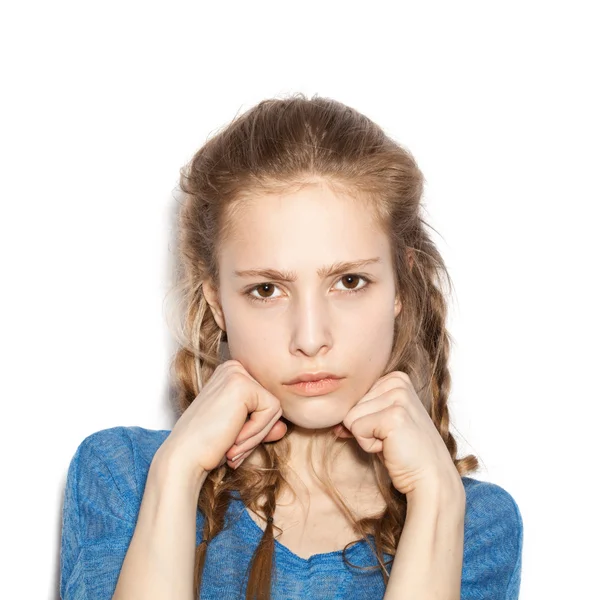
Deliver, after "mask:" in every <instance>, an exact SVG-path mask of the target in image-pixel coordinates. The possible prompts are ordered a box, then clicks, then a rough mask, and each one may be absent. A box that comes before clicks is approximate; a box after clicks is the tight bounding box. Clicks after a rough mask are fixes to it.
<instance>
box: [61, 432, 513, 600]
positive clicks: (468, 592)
mask: <svg viewBox="0 0 600 600" xmlns="http://www.w3.org/2000/svg"><path fill="white" fill-rule="evenodd" d="M169 433H170V431H167V430H159V431H155V430H150V429H144V428H141V427H113V428H111V429H104V430H102V431H97V432H95V433H93V434H92V435H90V436H88V437H87V438H85V439H84V440H83V442H82V443H81V444H80V445H79V447H78V448H77V451H76V452H75V455H74V456H73V459H72V460H71V463H70V466H69V470H68V475H67V483H66V489H65V499H64V508H63V522H62V539H61V552H60V569H61V577H60V593H61V598H62V600H109V599H110V598H112V595H113V592H114V590H115V586H116V584H117V579H118V577H119V572H120V570H121V566H122V564H123V560H124V558H125V554H126V552H127V548H128V546H129V542H130V540H131V537H132V536H133V532H134V530H135V525H136V521H137V516H138V512H139V508H140V504H141V501H142V496H143V493H144V486H145V482H146V477H147V474H148V469H149V467H150V463H151V462H152V458H153V456H154V453H155V452H156V450H157V449H158V448H159V447H160V445H161V444H162V443H163V442H164V441H165V439H166V438H167V436H168V435H169ZM463 483H464V486H465V491H466V498H467V504H466V514H465V537H464V557H463V569H462V583H461V599H462V600H479V599H485V600H514V599H516V598H518V594H519V586H520V580H521V553H522V544H523V522H522V519H521V514H520V512H519V509H518V507H517V505H516V503H515V501H514V499H513V498H512V496H511V495H510V494H509V493H508V492H507V491H505V490H504V489H503V488H501V487H499V486H497V485H494V484H491V483H487V482H483V481H478V480H476V479H472V478H469V477H463ZM202 525H203V515H202V514H201V513H200V511H198V512H197V518H196V543H197V544H198V543H200V540H201V539H202V535H201V534H202ZM261 536H262V530H261V529H260V527H259V526H258V525H257V524H256V523H255V522H254V521H253V520H252V518H251V517H250V515H249V514H248V512H247V511H246V509H245V507H244V505H243V503H242V501H241V499H240V498H239V497H234V498H233V499H232V501H231V503H230V505H229V508H228V512H227V515H226V520H225V528H224V529H223V531H222V532H221V533H220V534H219V535H218V536H217V537H216V538H215V539H213V540H212V541H211V543H210V544H209V546H208V549H207V557H206V563H205V567H204V572H203V577H202V589H201V591H200V596H201V598H202V600H217V599H218V600H229V599H232V600H233V599H238V598H239V599H243V598H244V597H245V596H244V594H245V591H246V578H247V574H246V570H247V567H248V565H249V563H250V559H251V557H252V554H253V551H254V549H255V548H256V546H257V544H258V542H259V540H260V538H261ZM346 558H347V559H348V560H349V561H350V562H351V563H352V564H353V565H357V566H373V565H375V564H377V563H376V560H375V556H374V553H373V551H372V550H371V548H370V546H369V545H368V544H367V543H366V542H365V541H361V542H359V543H358V544H355V545H353V546H351V547H350V548H349V549H348V550H347V551H346ZM390 558H391V557H390V556H388V555H385V559H386V562H387V560H388V559H390ZM389 569H390V566H388V570H389ZM432 576H435V574H433V573H432ZM384 592H385V587H384V583H383V578H382V575H381V571H380V570H379V568H377V569H372V570H369V571H364V570H360V569H359V568H355V567H352V566H348V565H347V564H346V563H344V561H343V559H342V552H341V551H337V552H327V553H324V554H315V555H313V556H311V557H310V558H309V559H304V558H301V557H299V556H297V555H296V554H294V553H293V552H291V551H290V550H288V549H287V548H286V547H285V546H283V545H282V544H281V543H280V542H278V541H277V540H276V541H275V555H274V571H273V585H272V598H273V600H283V599H286V600H293V599H302V600H306V599H311V598H315V599H316V598H322V599H327V600H337V599H340V600H341V599H343V598H344V599H345V598H348V599H352V600H363V599H364V600H376V599H377V598H383V595H384Z"/></svg>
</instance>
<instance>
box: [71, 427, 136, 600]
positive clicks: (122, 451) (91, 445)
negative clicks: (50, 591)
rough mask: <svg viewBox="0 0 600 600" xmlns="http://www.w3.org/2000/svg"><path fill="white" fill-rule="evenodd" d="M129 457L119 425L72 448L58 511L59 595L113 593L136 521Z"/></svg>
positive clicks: (77, 599) (80, 598)
mask: <svg viewBox="0 0 600 600" xmlns="http://www.w3.org/2000/svg"><path fill="white" fill-rule="evenodd" d="M133 461H134V456H133V449H132V445H131V442H130V439H129V437H128V435H127V432H126V430H125V428H124V427H115V428H112V429H105V430H102V431H99V432H96V433H93V434H92V435H90V436H88V437H87V438H86V439H85V440H84V441H83V442H82V443H81V444H80V445H79V447H78V448H77V451H76V452H75V455H74V456H73V458H72V460H71V463H70V465H69V469H68V473H67V482H66V486H65V496H64V504H63V514H62V533H61V549H60V597H61V599H62V600H104V599H106V600H109V599H110V598H112V595H113V593H114V590H115V587H116V584H117V580H118V577H119V573H120V571H121V566H122V564H123V560H124V559H125V554H126V553H127V549H128V547H129V542H130V541H131V537H132V536H133V531H134V529H135V524H136V521H137V507H138V506H139V495H138V494H139V492H138V486H137V482H136V476H135V465H134V462H133Z"/></svg>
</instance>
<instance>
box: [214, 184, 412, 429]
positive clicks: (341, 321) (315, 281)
mask: <svg viewBox="0 0 600 600" xmlns="http://www.w3.org/2000/svg"><path fill="white" fill-rule="evenodd" d="M233 214H234V217H233V218H234V219H235V222H234V233H233V234H232V235H230V236H229V238H228V239H227V240H226V241H224V243H223V245H222V247H221V253H220V256H219V268H220V280H219V288H220V290H219V297H218V298H217V297H216V296H215V295H214V290H213V289H212V288H210V286H208V285H207V284H205V288H204V289H205V293H206V296H207V300H208V301H209V303H210V304H211V308H212V310H213V314H214V316H215V319H216V320H217V323H218V324H219V326H220V327H221V328H222V329H225V330H226V331H227V339H228V345H229V353H230V356H231V358H233V359H236V360H238V361H239V362H240V363H242V365H243V366H244V367H245V368H246V370H247V371H248V372H249V373H250V374H251V375H252V376H253V377H254V378H255V379H256V380H257V381H258V382H259V383H260V384H261V385H262V386H263V387H265V388H266V389H267V390H269V391H270V392H271V393H272V394H273V395H274V396H276V397H277V398H278V399H279V401H280V402H281V406H282V409H283V416H284V417H285V418H286V419H288V420H289V421H291V422H292V423H294V424H296V425H298V426H300V427H306V428H310V429H320V428H325V427H331V426H333V425H337V424H338V423H341V422H342V420H343V419H344V417H345V416H346V414H347V413H348V411H349V410H350V409H351V408H352V407H353V406H354V405H355V404H356V403H357V402H358V401H359V400H360V398H362V396H364V394H365V393H366V392H367V391H368V389H369V388H370V387H371V386H372V385H373V383H375V381H376V380H377V379H378V378H379V377H381V375H382V374H383V369H384V368H385V366H386V364H387V361H388V359H389V356H390V352H391V348H392V342H393V329H394V320H395V318H396V317H397V316H398V314H399V312H400V310H401V304H400V302H399V299H398V298H396V295H395V285H394V272H393V268H392V256H391V249H390V244H389V241H388V239H387V236H386V235H385V233H384V232H383V231H381V230H380V229H379V228H378V227H377V225H376V223H375V221H374V220H373V218H372V215H371V213H370V211H369V210H368V209H367V208H366V206H365V205H364V204H362V203H361V202H358V201H356V200H354V199H352V198H351V197H349V196H341V195H337V194H335V193H334V192H333V191H331V190H330V188H329V187H328V186H326V185H324V184H315V185H312V186H307V187H305V188H304V189H303V190H302V191H299V192H294V193H289V194H285V195H278V196H275V195H273V196H271V195H266V196H261V197H257V198H254V199H252V200H249V201H244V205H243V207H242V208H241V210H237V211H234V213H233ZM363 261H364V264H355V265H346V266H343V265H342V263H355V262H356V263H358V262H363ZM366 261H372V262H366ZM329 269H336V271H335V273H327V271H328V270H329ZM248 271H253V273H252V272H248ZM276 271H277V272H281V274H277V273H275V272H276ZM245 272H246V273H245ZM260 272H263V273H260ZM286 277H287V278H288V279H286ZM369 281H370V283H369ZM211 290H212V291H211ZM317 372H326V373H331V374H333V375H335V376H337V377H340V378H341V380H340V381H339V382H338V383H337V387H336V389H334V390H330V391H327V390H322V389H319V388H317V389H316V390H315V391H313V392H312V393H318V395H312V396H311V395H308V396H307V395H305V394H306V392H305V393H304V394H303V393H302V390H299V389H298V388H297V387H293V386H290V385H287V384H288V383H289V382H290V381H291V380H293V379H295V378H297V377H298V376H299V375H301V374H305V373H317ZM323 392H324V393H323Z"/></svg>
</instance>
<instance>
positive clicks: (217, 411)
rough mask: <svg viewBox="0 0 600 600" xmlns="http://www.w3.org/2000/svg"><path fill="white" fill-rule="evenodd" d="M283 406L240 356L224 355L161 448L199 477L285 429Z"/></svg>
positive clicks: (236, 462)
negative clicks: (251, 372)
mask: <svg viewBox="0 0 600 600" xmlns="http://www.w3.org/2000/svg"><path fill="white" fill-rule="evenodd" d="M282 412H283V411H282V409H281V405H280V403H279V400H278V399H277V398H276V397H275V396H273V394H271V393H270V392H269V391H267V390H266V389H265V388H264V387H263V386H262V385H260V383H258V382H257V381H256V379H254V378H253V377H252V376H251V375H250V374H249V373H248V371H246V369H245V368H244V367H243V365H242V364H241V363H240V362H239V361H237V360H228V361H226V362H224V363H222V364H220V365H219V366H218V367H217V368H216V369H215V371H214V373H213V374H212V375H211V377H210V379H209V380H208V381H207V382H206V385H205V386H204V387H203V388H202V390H201V391H200V393H199V394H198V395H197V396H196V398H194V400H193V402H192V403H191V404H190V406H189V407H188V408H187V409H186V410H185V412H184V413H183V414H182V415H181V417H180V418H179V420H178V421H177V423H175V425H174V427H173V429H172V431H171V433H170V434H169V436H168V437H167V439H166V440H165V441H164V442H163V444H162V445H161V447H160V448H159V450H160V452H161V454H162V455H165V454H166V455H168V456H169V457H170V458H173V457H175V461H176V464H177V465H178V468H184V469H187V470H189V472H190V473H191V475H192V476H197V477H201V476H202V475H203V474H204V473H208V472H209V471H212V470H213V469H215V468H217V467H220V466H221V465H223V464H224V463H225V462H226V461H227V464H229V466H230V467H233V468H237V466H239V465H240V464H241V462H242V461H243V460H244V458H245V457H246V456H248V454H250V453H251V452H252V451H253V450H254V449H255V448H256V447H257V446H258V445H259V444H260V443H262V442H273V441H276V440H279V439H281V438H282V437H283V436H284V435H285V433H286V431H287V426H286V424H285V423H284V422H283V421H281V420H280V417H281V415H282ZM248 415H249V416H250V418H249V419H248ZM240 453H241V456H240V458H239V459H238V460H236V461H235V462H233V461H232V460H231V459H233V458H235V455H239V454H240Z"/></svg>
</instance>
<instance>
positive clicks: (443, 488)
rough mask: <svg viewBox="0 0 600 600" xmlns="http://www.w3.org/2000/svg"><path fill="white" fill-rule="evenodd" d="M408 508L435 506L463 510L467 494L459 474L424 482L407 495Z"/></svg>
mask: <svg viewBox="0 0 600 600" xmlns="http://www.w3.org/2000/svg"><path fill="white" fill-rule="evenodd" d="M406 499H407V503H408V506H411V504H412V505H414V504H419V505H422V504H430V505H433V506H454V507H456V508H457V509H459V510H460V509H463V510H464V507H465V505H466V493H465V487H464V484H463V482H462V479H461V477H460V475H459V474H458V472H456V475H454V474H451V475H448V476H444V477H439V478H436V479H432V480H428V481H423V482H421V484H420V485H418V486H416V487H415V489H414V490H413V491H411V492H408V493H407V494H406Z"/></svg>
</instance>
